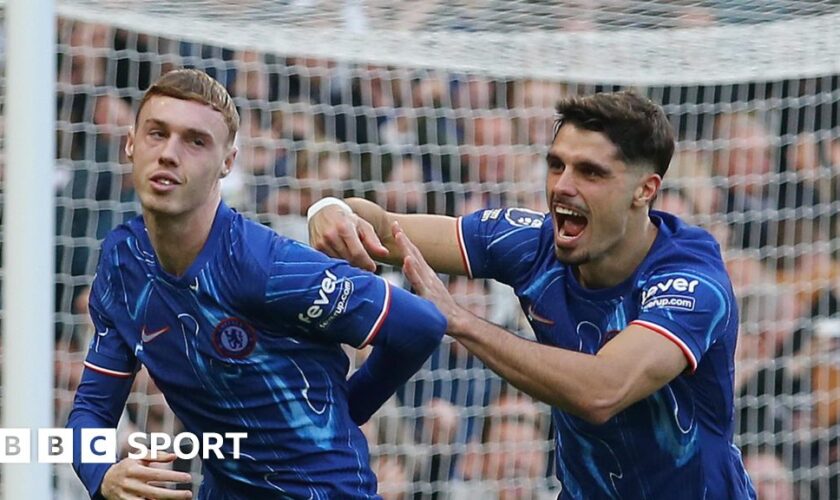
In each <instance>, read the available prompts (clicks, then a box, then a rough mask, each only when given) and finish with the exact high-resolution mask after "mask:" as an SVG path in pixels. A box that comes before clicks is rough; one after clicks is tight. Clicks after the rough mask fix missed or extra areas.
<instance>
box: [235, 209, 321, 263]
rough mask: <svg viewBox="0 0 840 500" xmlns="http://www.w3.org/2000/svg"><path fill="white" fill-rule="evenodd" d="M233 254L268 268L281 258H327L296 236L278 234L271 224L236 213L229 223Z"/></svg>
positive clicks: (284, 260) (288, 259)
mask: <svg viewBox="0 0 840 500" xmlns="http://www.w3.org/2000/svg"><path fill="white" fill-rule="evenodd" d="M229 238H230V242H231V247H232V255H233V256H238V258H239V259H253V260H255V261H256V263H257V264H258V265H259V266H260V267H262V268H264V269H266V270H267V269H270V268H273V267H277V266H278V265H282V264H283V263H284V262H292V261H299V260H312V259H316V260H317V259H326V256H324V255H323V254H321V253H320V252H317V251H316V250H314V249H312V248H311V247H309V246H308V245H305V244H303V243H301V242H299V241H297V240H294V239H291V238H288V237H286V236H283V235H281V234H278V233H277V232H276V231H274V230H273V229H272V228H270V227H268V226H266V225H263V224H260V223H258V222H255V221H252V220H250V219H248V218H246V217H244V216H242V215H241V214H238V213H237V214H236V215H235V216H234V217H233V219H232V221H231V225H230V233H229Z"/></svg>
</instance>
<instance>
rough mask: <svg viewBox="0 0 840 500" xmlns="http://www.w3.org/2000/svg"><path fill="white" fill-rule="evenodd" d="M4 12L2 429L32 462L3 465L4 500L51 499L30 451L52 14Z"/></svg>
mask: <svg viewBox="0 0 840 500" xmlns="http://www.w3.org/2000/svg"><path fill="white" fill-rule="evenodd" d="M5 7H6V30H5V33H6V40H5V47H6V50H7V53H6V58H5V60H6V65H5V89H4V90H5V92H4V96H3V104H4V113H5V127H4V133H3V144H4V152H5V164H4V166H3V337H2V345H3V357H2V364H3V393H2V394H3V395H2V397H3V399H2V401H3V405H2V413H3V418H2V422H3V423H2V426H3V428H4V429H13V428H19V429H26V430H27V433H28V434H29V435H30V436H31V437H32V438H33V440H32V441H31V442H30V444H31V446H32V447H31V450H32V453H33V456H34V457H35V458H34V459H32V463H29V462H30V457H29V456H25V455H24V456H22V457H21V458H22V461H23V462H25V463H19V464H16V463H6V464H4V465H3V498H50V497H51V495H52V469H51V466H50V465H49V464H46V463H44V464H39V463H37V450H36V447H35V443H36V442H37V441H36V440H37V429H39V428H49V427H52V426H53V387H54V382H53V336H54V333H53V332H54V330H55V325H54V317H55V316H54V312H53V300H52V297H53V286H54V285H53V283H54V275H55V274H54V269H53V261H54V257H53V252H54V250H53V248H54V241H55V240H54V236H53V235H54V219H55V218H54V207H55V198H54V194H53V185H52V182H51V179H52V177H53V171H54V170H53V165H54V162H55V157H54V154H53V152H54V149H55V139H54V138H55V132H54V131H55V105H54V102H55V30H54V28H53V25H54V19H55V13H54V12H55V6H54V3H53V1H52V0H9V2H7V3H6V6H5ZM30 430H31V433H30V432H29V431H30ZM2 446H4V454H8V453H9V452H10V449H9V446H10V443H9V441H8V439H6V440H4V442H3V443H2ZM22 450H23V448H21V452H22ZM7 459H8V457H7Z"/></svg>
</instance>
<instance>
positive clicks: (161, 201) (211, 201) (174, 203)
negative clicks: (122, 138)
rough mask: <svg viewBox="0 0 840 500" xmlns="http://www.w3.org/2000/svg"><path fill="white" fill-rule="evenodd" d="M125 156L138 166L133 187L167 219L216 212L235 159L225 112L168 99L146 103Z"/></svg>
mask: <svg viewBox="0 0 840 500" xmlns="http://www.w3.org/2000/svg"><path fill="white" fill-rule="evenodd" d="M126 152H127V153H128V155H129V157H130V158H131V159H132V162H133V163H134V171H133V179H134V187H135V189H136V190H137V194H138V196H139V198H140V203H141V204H142V206H143V209H144V211H146V212H147V213H151V214H153V215H155V216H164V217H182V216H187V217H189V216H190V215H193V214H195V213H197V212H200V211H208V212H212V211H214V210H215V208H216V206H217V204H218V201H219V199H220V191H219V179H220V178H221V177H223V176H224V175H226V173H227V172H228V171H229V170H230V168H231V167H232V165H233V159H234V158H235V156H236V149H235V148H234V147H233V146H232V145H231V144H229V143H228V128H227V125H225V122H224V119H223V117H222V114H221V113H220V112H218V111H216V110H214V109H213V108H211V107H210V106H207V105H204V104H201V103H199V102H195V101H189V100H182V99H175V98H173V97H168V96H155V97H152V98H151V99H149V100H148V101H147V102H146V104H145V105H144V106H143V109H142V110H141V111H140V116H138V118H137V129H136V130H134V131H132V132H131V133H130V134H129V137H128V142H127V143H126Z"/></svg>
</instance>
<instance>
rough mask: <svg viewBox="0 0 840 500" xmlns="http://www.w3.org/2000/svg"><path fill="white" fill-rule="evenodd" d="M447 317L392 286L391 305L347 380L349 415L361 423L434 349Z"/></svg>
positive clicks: (406, 379) (432, 305)
mask: <svg viewBox="0 0 840 500" xmlns="http://www.w3.org/2000/svg"><path fill="white" fill-rule="evenodd" d="M445 331H446V319H445V318H444V317H443V315H442V314H441V313H440V312H439V311H438V310H437V308H436V307H435V306H434V304H432V303H431V302H429V301H427V300H425V299H421V298H419V297H416V296H413V295H411V294H409V293H408V292H406V291H405V290H401V289H396V288H395V289H393V297H392V302H391V309H390V311H389V313H388V318H387V319H386V321H385V324H384V326H383V328H382V330H381V331H380V332H379V334H378V335H377V337H376V338H375V339H374V348H373V352H372V353H371V355H370V357H368V359H367V361H365V363H364V364H363V365H362V367H361V368H360V369H359V370H358V371H357V372H356V373H354V374H353V376H352V377H350V380H349V381H348V386H349V389H348V393H349V396H348V399H349V410H350V416H351V417H352V418H353V421H354V422H356V423H357V424H359V425H361V424H363V423H364V422H366V421H367V420H368V419H369V418H370V416H371V415H373V413H374V412H376V410H378V409H379V407H380V406H382V404H383V403H384V402H385V401H387V400H388V398H390V397H391V396H392V395H393V394H394V392H396V390H397V389H398V388H399V387H400V386H402V385H403V384H405V382H406V381H408V379H409V378H411V376H412V375H414V373H416V372H417V370H419V369H420V368H421V367H422V366H423V363H425V361H426V359H428V357H429V356H430V355H431V354H432V352H434V351H435V349H437V346H438V345H439V344H440V341H441V339H442V338H443V334H444V332H445Z"/></svg>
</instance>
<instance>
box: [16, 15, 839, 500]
mask: <svg viewBox="0 0 840 500" xmlns="http://www.w3.org/2000/svg"><path fill="white" fill-rule="evenodd" d="M0 6H3V7H4V8H3V15H4V16H5V21H6V32H5V43H4V44H3V46H2V50H3V52H2V53H0V57H2V60H3V61H5V79H4V80H2V82H3V88H2V92H3V94H2V95H3V101H2V102H3V104H4V106H3V111H4V113H5V118H6V122H5V123H6V126H5V129H4V131H3V133H2V136H3V140H4V144H5V145H6V148H7V149H6V150H5V152H6V155H5V163H4V166H3V176H2V179H3V184H2V188H3V189H2V196H3V200H4V211H3V214H2V215H3V217H2V223H3V226H2V242H3V247H4V249H3V252H4V255H3V259H4V260H3V276H2V277H3V283H2V284H3V290H4V291H3V304H2V307H3V358H2V363H3V379H2V390H3V407H2V409H3V415H4V417H3V418H4V420H3V426H4V427H9V426H25V427H34V426H35V425H38V426H47V425H48V424H49V423H51V422H53V419H54V421H55V424H56V426H61V425H63V423H64V421H65V420H66V417H67V412H68V411H69V408H70V405H71V404H72V398H73V394H74V391H75V388H76V385H77V384H78V377H79V374H80V370H81V368H80V366H81V362H82V360H83V358H84V354H85V351H86V349H87V343H88V341H89V338H90V335H91V325H90V324H89V322H88V320H87V314H86V307H87V305H86V297H87V295H86V294H87V287H88V286H89V284H90V282H91V279H92V275H93V272H94V269H95V265H96V261H97V258H98V247H99V244H100V242H101V239H102V238H103V237H104V235H105V234H106V232H107V231H108V230H110V229H111V228H112V227H114V226H115V225H117V224H119V223H121V222H124V221H125V220H127V219H128V218H129V217H131V216H133V215H135V214H136V213H137V204H136V200H135V198H134V193H133V189H132V186H131V180H130V175H129V174H130V166H129V162H128V161H127V159H126V158H125V157H124V154H123V152H122V147H123V144H124V142H123V141H124V137H125V134H126V133H127V131H128V129H129V127H130V126H131V124H132V113H133V111H134V110H135V109H136V106H137V104H138V102H139V99H140V97H141V96H142V93H143V91H144V90H145V88H147V87H148V85H149V84H150V82H151V81H154V80H155V79H156V78H157V77H159V76H160V75H161V74H162V73H165V72H166V71H169V70H171V69H173V68H177V67H184V66H186V67H197V68H200V69H203V70H205V71H207V72H208V73H210V74H211V75H212V76H214V77H215V78H217V79H218V80H219V81H221V82H222V83H223V84H225V85H226V86H227V88H228V89H229V90H230V91H231V93H232V95H233V96H234V98H235V101H236V103H237V106H238V108H239V111H240V114H241V116H242V126H241V129H240V133H239V137H238V138H237V143H238V146H239V149H240V154H239V157H238V159H237V165H236V167H235V168H234V170H233V172H232V174H231V175H230V176H228V177H227V178H226V179H225V180H224V182H223V196H224V198H225V200H226V202H227V203H228V204H230V205H231V206H233V207H235V208H236V209H237V210H239V211H240V212H242V213H244V214H245V215H246V216H248V217H251V218H253V219H255V220H258V221H260V222H262V223H264V224H266V225H269V226H271V227H272V228H274V229H275V230H277V231H278V232H281V233H283V234H285V235H287V236H290V237H293V238H297V239H305V238H306V227H305V217H304V215H305V213H306V209H307V207H308V206H309V204H310V203H311V202H312V201H313V200H316V199H318V198H319V197H321V196H325V195H345V196H363V197H367V198H368V199H371V200H373V201H376V202H378V203H380V204H382V205H383V206H385V207H386V208H388V209H390V210H395V211H402V212H416V213H437V214H447V215H461V214H464V213H466V212H468V211H471V210H475V209H478V208H484V207H492V208H496V207H500V206H510V205H516V206H522V207H526V208H529V209H531V210H537V211H539V210H544V200H543V197H544V195H543V190H544V186H543V179H544V178H543V175H544V172H545V164H544V160H543V158H544V155H545V150H546V146H547V145H548V142H549V141H550V140H551V133H552V126H553V120H554V110H553V107H554V104H555V102H556V101H557V100H558V99H559V98H561V97H564V96H570V95H578V94H583V93H591V92H596V91H602V90H615V89H618V88H625V87H632V88H635V89H636V90H637V91H639V92H641V93H643V94H645V95H647V96H649V97H651V98H653V99H654V100H656V101H658V102H661V103H662V104H663V107H664V108H665V110H666V113H667V114H668V115H669V118H670V119H671V121H672V123H673V124H674V127H675V129H676V131H677V137H678V144H677V152H676V154H675V157H674V160H673V162H672V166H671V168H670V170H669V172H668V174H667V176H666V177H665V180H664V182H665V184H664V186H665V189H664V191H663V194H662V196H661V197H660V200H659V201H658V202H657V203H658V205H657V206H658V207H661V208H664V209H666V210H669V211H672V212H674V213H677V214H678V215H680V216H682V217H683V218H685V219H686V220H688V221H689V222H692V223H695V224H698V225H701V226H703V227H705V228H706V229H708V230H709V231H710V232H712V234H714V235H715V236H716V237H717V238H718V240H719V242H720V244H721V247H722V250H723V253H724V257H725V259H726V262H727V266H728V268H729V271H730V274H731V275H732V280H733V286H734V288H735V291H736V294H737V296H738V297H739V305H740V308H741V335H740V340H739V342H740V348H739V353H738V360H737V363H736V370H735V382H736V386H735V398H736V405H737V408H736V412H735V416H734V418H735V420H736V441H737V443H738V444H739V445H740V446H741V447H742V449H743V450H744V452H745V455H747V456H748V457H750V458H751V459H753V460H755V461H754V462H753V463H754V464H759V465H753V467H756V468H757V470H759V469H760V466H766V467H769V468H770V469H769V470H771V471H772V473H771V474H770V475H775V476H776V477H784V478H785V479H786V480H787V482H788V483H789V486H790V488H792V489H793V490H794V491H795V492H796V493H797V494H798V496H799V498H800V499H802V500H804V499H807V498H814V499H828V498H840V369H838V368H837V367H840V362H838V359H840V341H838V339H840V330H838V329H837V325H840V307H839V306H838V304H840V201H838V200H840V56H838V54H840V5H838V3H837V2H836V1H835V0H772V1H767V0H560V1H549V0H455V1H446V2H444V1H441V0H426V1H422V2H409V1H404V2H392V1H388V0H282V1H280V0H189V1H173V0H147V1H141V2H138V1H132V0H58V1H57V2H56V5H55V6H54V7H53V5H52V2H50V1H48V0H37V1H36V0H18V1H15V2H13V1H6V2H3V1H2V0H0ZM53 9H54V10H55V18H54V16H53V13H52V11H53ZM56 20H57V22H56ZM53 166H54V171H53ZM54 214H55V217H54ZM389 271H390V270H388V269H386V270H384V271H383V272H384V273H385V274H387V275H388V276H389V277H390V278H394V279H395V280H396V281H398V280H399V273H398V272H396V273H391V272H389ZM449 286H450V289H451V290H452V292H453V293H454V294H455V295H456V297H457V298H458V300H461V301H463V303H465V304H468V305H469V307H471V308H473V309H474V310H475V311H476V312H477V313H479V314H481V315H485V316H489V317H490V318H491V319H492V320H493V321H494V322H495V323H498V324H502V325H504V326H505V327H507V328H508V329H511V330H514V331H517V332H519V333H520V334H522V335H526V336H527V335H529V334H530V332H529V328H528V326H527V321H525V320H524V319H523V317H522V316H521V315H520V314H519V311H518V307H517V304H516V298H515V297H512V296H511V294H510V292H509V291H507V290H506V289H505V288H504V287H502V286H500V285H499V284H497V283H489V282H466V281H462V280H458V279H453V280H452V281H451V283H449ZM53 292H55V300H54V301H53V300H52V294H53ZM53 302H55V306H54V307H53ZM36 332H37V334H36ZM53 332H55V337H54V338H55V342H56V346H55V349H54V350H53V347H52V340H53V337H52V335H53ZM53 352H55V363H54V364H53V362H52V361H48V360H50V359H51V356H52V353H53ZM42 360H43V362H42ZM53 366H54V367H55V377H54V378H53V375H52V371H51V370H52V368H53ZM507 391H509V389H508V388H507V387H505V386H504V384H503V383H502V382H501V381H500V380H499V378H498V377H497V376H495V375H494V374H493V373H492V372H491V371H490V370H488V369H487V368H486V367H484V366H483V365H482V364H480V363H478V362H477V361H476V360H475V359H474V358H473V357H471V356H470V355H469V354H468V353H466V352H464V351H463V350H462V349H460V348H459V346H458V345H457V344H454V343H451V342H449V341H446V342H444V345H443V346H442V347H441V349H440V351H439V352H438V353H436V354H435V355H434V356H433V359H432V360H430V361H429V363H428V364H427V366H426V367H425V368H424V369H423V370H422V371H421V372H420V373H418V375H417V376H416V377H415V378H414V379H413V380H412V381H411V382H410V383H409V384H407V385H406V387H405V388H404V389H402V390H401V391H400V392H399V394H398V395H397V397H396V398H394V400H393V401H391V402H389V404H388V405H387V406H386V408H384V409H383V410H382V411H381V412H380V413H379V414H378V415H377V416H376V417H375V418H374V422H373V423H372V425H370V426H369V427H368V428H366V429H365V431H366V432H367V435H368V438H369V443H370V449H371V455H372V460H373V466H374V469H375V470H376V472H377V473H378V474H379V475H380V479H381V480H382V486H381V492H382V494H383V496H385V497H386V498H396V497H399V496H400V495H403V496H404V497H405V498H416V499H420V498H423V499H430V498H436V497H440V496H441V495H446V494H454V493H452V492H453V491H459V492H463V491H465V490H464V489H463V488H465V487H476V488H477V487H480V488H484V489H483V490H481V491H484V492H492V493H493V494H495V493H498V492H500V491H503V490H508V491H509V492H514V491H518V492H521V491H523V489H524V491H527V492H528V495H530V497H531V498H542V497H541V495H545V496H549V497H551V495H552V494H554V496H556V492H557V487H558V486H557V484H556V482H555V481H554V480H553V479H552V476H553V474H552V470H551V469H552V466H553V462H552V460H553V457H552V453H551V451H550V450H552V447H553V443H552V441H551V438H550V434H549V427H550V419H549V416H548V411H547V408H546V407H545V406H544V405H540V404H534V405H533V406H532V407H529V408H530V409H529V410H527V411H526V410H522V409H520V410H522V411H523V414H522V415H518V420H517V422H518V423H520V424H521V423H522V422H529V423H533V425H532V428H529V429H528V431H529V432H531V433H532V434H531V435H530V437H529V438H528V444H527V446H528V449H533V450H537V451H538V453H536V454H535V455H534V456H529V458H528V459H529V460H532V462H530V469H528V470H527V472H525V471H523V469H521V468H520V469H517V468H516V467H513V466H510V467H502V466H500V467H496V468H493V467H490V466H489V464H491V463H495V462H493V461H494V460H496V461H498V460H500V459H501V458H503V457H504V456H507V457H513V456H517V454H516V453H515V451H514V450H515V446H514V445H515V443H499V442H495V441H492V440H488V438H487V437H486V434H487V433H484V432H482V431H483V430H485V429H486V428H488V426H490V425H491V423H492V417H493V416H494V412H495V411H496V410H495V409H494V408H496V406H494V405H495V402H497V400H499V399H500V396H501V395H502V394H506V393H507ZM53 403H54V404H53ZM528 412H531V413H528ZM123 424H124V425H125V426H126V428H127V429H129V430H132V429H138V430H143V431H150V432H151V431H161V432H168V433H170V434H173V435H174V434H177V433H178V432H179V431H180V430H181V427H180V424H179V422H178V421H177V419H176V418H175V417H174V415H172V413H171V412H170V411H169V410H168V408H167V407H166V404H165V402H164V400H163V398H162V396H161V394H160V392H159V391H158V390H157V389H156V388H155V387H154V384H153V382H152V381H151V380H150V379H149V378H148V376H147V375H146V374H145V372H144V371H141V372H140V373H139V375H138V379H137V382H136V384H135V386H134V388H133V389H132V392H131V395H130V396H129V402H128V406H127V409H126V412H125V417H124V420H123ZM511 446H513V448H510V447H511ZM506 447H508V448H506ZM500 450H501V451H500ZM505 450H510V451H509V453H505ZM761 460H764V462H761ZM176 467H178V468H180V469H181V470H186V471H190V472H193V473H194V477H195V478H196V485H197V484H198V482H199V481H200V467H199V465H198V463H197V462H189V463H178V464H176ZM774 467H775V468H774ZM24 469H25V470H26V475H24V474H22V473H20V471H23V470H24ZM45 470H46V468H44V467H36V466H35V465H34V464H31V465H26V466H6V467H5V468H4V472H3V477H2V481H3V487H4V492H6V494H5V498H24V497H33V496H32V495H23V496H15V495H13V494H12V493H11V492H12V491H13V490H12V489H13V488H21V487H22V485H23V484H26V485H27V488H30V487H31V485H32V484H39V485H40V484H42V483H43V484H49V485H50V486H49V487H50V488H52V491H51V494H54V495H55V497H56V498H61V497H64V498H74V497H75V496H78V495H80V494H82V493H80V490H79V488H80V484H79V482H78V480H77V479H76V478H75V477H74V474H73V472H72V470H70V468H69V467H68V466H66V465H59V466H56V467H54V468H53V469H52V470H53V473H52V474H53V476H52V477H53V479H51V480H50V479H45V477H46V476H45V475H44V474H49V472H46V473H45V472H44V471H45ZM491 470H492V471H493V472H492V473H491ZM765 472H766V470H765ZM29 474H34V475H32V476H30V475H29ZM756 477H758V476H756ZM458 488H461V489H458ZM14 491H20V490H14ZM27 491H31V490H30V489H27ZM473 491H475V490H473ZM474 496H476V497H479V496H481V495H474ZM46 497H47V496H45V497H44V498H46ZM33 498H34V497H33ZM39 498H40V497H39Z"/></svg>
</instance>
